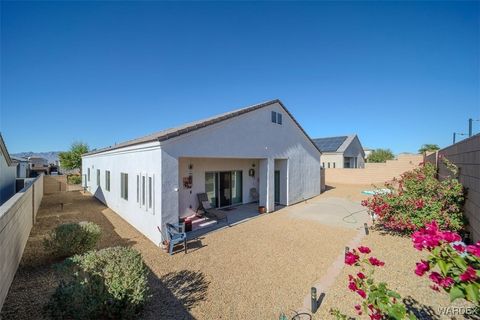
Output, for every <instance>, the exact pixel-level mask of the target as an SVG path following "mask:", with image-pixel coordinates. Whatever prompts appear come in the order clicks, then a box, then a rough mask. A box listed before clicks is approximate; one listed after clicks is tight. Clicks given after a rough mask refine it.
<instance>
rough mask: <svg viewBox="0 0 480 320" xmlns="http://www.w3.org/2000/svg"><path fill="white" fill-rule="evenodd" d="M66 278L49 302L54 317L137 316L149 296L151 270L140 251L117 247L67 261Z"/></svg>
mask: <svg viewBox="0 0 480 320" xmlns="http://www.w3.org/2000/svg"><path fill="white" fill-rule="evenodd" d="M61 270H62V271H63V273H64V280H62V282H61V283H60V285H59V286H58V288H57V289H56V291H55V293H54V294H53V295H52V297H51V298H50V301H49V303H48V304H47V305H46V307H45V309H44V312H45V315H46V316H48V317H50V318H53V319H98V318H101V319H133V318H136V316H137V315H138V314H139V313H140V311H141V310H142V308H143V306H144V305H145V302H146V301H147V299H148V298H149V295H148V290H149V289H148V283H147V277H148V271H147V268H146V267H145V265H144V263H143V260H142V257H141V255H140V253H138V252H137V251H136V250H134V249H131V248H125V247H113V248H106V249H102V250H99V251H95V250H94V251H90V252H87V253H86V254H84V255H76V256H73V257H71V258H68V259H66V260H65V262H64V263H63V265H62V268H61Z"/></svg>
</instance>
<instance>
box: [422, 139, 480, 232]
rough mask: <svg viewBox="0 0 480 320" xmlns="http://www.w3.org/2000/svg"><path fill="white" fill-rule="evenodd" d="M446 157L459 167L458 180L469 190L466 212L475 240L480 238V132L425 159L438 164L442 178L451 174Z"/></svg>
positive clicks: (439, 174)
mask: <svg viewBox="0 0 480 320" xmlns="http://www.w3.org/2000/svg"><path fill="white" fill-rule="evenodd" d="M441 157H444V158H446V159H448V160H449V161H451V162H452V163H454V164H455V165H456V166H457V167H458V169H459V175H458V180H459V181H460V183H461V184H462V185H463V186H464V187H465V188H466V190H467V197H466V201H465V206H464V212H465V215H466V217H467V218H468V220H469V224H470V225H469V229H470V232H471V234H472V238H473V240H474V241H479V240H480V134H476V135H474V136H472V137H470V138H468V139H465V140H462V141H460V142H457V143H456V144H454V145H451V146H449V147H446V148H444V149H442V150H439V151H438V152H437V153H434V154H431V155H428V156H427V157H426V159H425V161H428V162H430V163H433V164H437V165H438V176H439V178H440V179H442V178H445V177H446V176H448V175H449V174H450V172H449V170H448V169H447V167H446V166H445V164H444V163H443V161H442V160H441Z"/></svg>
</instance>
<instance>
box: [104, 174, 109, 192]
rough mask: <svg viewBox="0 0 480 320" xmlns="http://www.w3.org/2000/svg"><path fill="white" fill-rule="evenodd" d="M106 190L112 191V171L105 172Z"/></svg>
mask: <svg viewBox="0 0 480 320" xmlns="http://www.w3.org/2000/svg"><path fill="white" fill-rule="evenodd" d="M105 190H107V191H110V171H108V170H107V171H105Z"/></svg>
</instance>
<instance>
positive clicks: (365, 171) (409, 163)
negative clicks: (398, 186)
mask: <svg viewBox="0 0 480 320" xmlns="http://www.w3.org/2000/svg"><path fill="white" fill-rule="evenodd" d="M322 161H323V160H322ZM421 162H423V156H422V155H402V156H399V157H398V158H397V159H396V160H388V161H387V162H385V163H365V168H358V169H343V168H342V169H328V168H327V169H325V183H326V184H327V185H329V184H381V183H383V182H385V181H390V180H392V179H393V178H398V177H399V176H400V175H401V174H402V173H404V172H405V171H409V170H412V169H414V168H416V167H417V166H418V165H419V164H420V163H421Z"/></svg>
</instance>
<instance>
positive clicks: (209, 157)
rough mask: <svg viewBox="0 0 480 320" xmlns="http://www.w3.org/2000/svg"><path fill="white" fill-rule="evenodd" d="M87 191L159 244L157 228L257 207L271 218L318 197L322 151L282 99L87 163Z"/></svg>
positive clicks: (100, 154)
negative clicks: (201, 205)
mask: <svg viewBox="0 0 480 320" xmlns="http://www.w3.org/2000/svg"><path fill="white" fill-rule="evenodd" d="M82 181H83V182H82V183H83V186H84V187H85V188H86V189H87V190H88V191H90V192H91V193H92V194H94V196H95V197H97V198H98V199H99V200H101V201H102V202H104V203H105V204H106V205H107V206H109V207H110V208H111V209H112V210H114V211H115V212H116V213H117V214H119V215H120V216H121V217H123V218H124V219H125V220H127V221H128V222H129V223H130V224H132V225H133V226H134V227H135V228H137V229H138V230H139V231H140V232H142V233H143V234H144V235H145V236H147V237H148V238H149V239H150V240H151V241H153V242H154V243H155V244H157V245H159V244H160V243H161V240H162V239H161V234H160V233H159V232H158V230H157V226H161V227H162V229H164V226H165V224H166V223H177V222H178V221H179V218H180V217H185V216H189V215H192V214H193V213H194V212H195V209H196V208H197V206H198V201H197V194H198V193H204V192H206V193H207V194H208V196H209V200H210V202H211V204H212V206H214V207H228V206H232V205H238V204H245V203H250V202H253V201H254V200H255V199H252V197H251V192H250V190H251V189H252V188H255V189H256V190H257V192H258V195H259V198H258V201H259V205H261V206H265V208H266V211H267V212H272V211H273V210H274V206H275V203H276V202H277V203H279V204H282V205H287V206H288V205H291V204H294V203H297V202H300V201H303V200H306V199H309V198H312V197H314V196H316V195H318V194H319V193H320V151H319V149H318V148H317V146H316V145H315V144H314V143H313V141H312V140H311V139H310V137H309V136H308V135H307V134H306V133H305V131H304V130H303V129H302V127H301V126H300V125H299V123H298V122H297V121H296V120H295V118H294V117H293V116H292V115H291V114H290V112H289V111H288V110H287V109H286V108H285V106H284V105H283V104H282V103H281V102H280V101H279V100H273V101H268V102H265V103H261V104H257V105H253V106H250V107H247V108H243V109H239V110H235V111H232V112H228V113H225V114H221V115H218V116H215V117H211V118H208V119H204V120H200V121H196V122H193V123H189V124H185V125H182V126H179V127H177V128H173V129H168V130H165V131H160V132H157V133H154V134H151V135H148V136H145V137H142V138H139V139H135V140H131V141H127V142H124V143H120V144H117V145H115V146H112V147H107V148H104V149H100V150H94V151H92V152H90V153H87V154H85V155H83V157H82Z"/></svg>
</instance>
